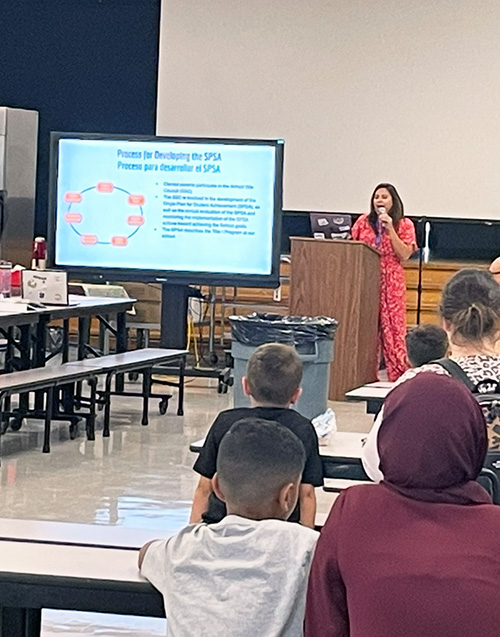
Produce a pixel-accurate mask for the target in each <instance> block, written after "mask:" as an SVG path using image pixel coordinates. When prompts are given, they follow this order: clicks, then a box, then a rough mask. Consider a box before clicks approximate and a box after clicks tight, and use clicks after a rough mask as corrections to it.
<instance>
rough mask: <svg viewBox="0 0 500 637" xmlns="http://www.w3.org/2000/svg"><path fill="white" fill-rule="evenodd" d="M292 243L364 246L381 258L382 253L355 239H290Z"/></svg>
mask: <svg viewBox="0 0 500 637" xmlns="http://www.w3.org/2000/svg"><path fill="white" fill-rule="evenodd" d="M290 241H292V242H294V241H296V242H299V241H303V242H304V243H309V242H312V243H329V244H342V245H358V246H364V247H365V248H368V250H371V251H372V252H373V253H375V254H376V255H377V256H380V252H379V251H378V250H377V249H376V248H374V247H373V246H370V245H368V244H367V243H365V242H364V241H355V240H354V239H315V238H314V237H290Z"/></svg>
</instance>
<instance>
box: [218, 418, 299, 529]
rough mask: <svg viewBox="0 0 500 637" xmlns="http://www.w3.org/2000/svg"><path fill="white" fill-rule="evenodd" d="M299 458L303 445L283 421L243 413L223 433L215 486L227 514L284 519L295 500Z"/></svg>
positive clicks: (290, 510) (297, 491)
mask: <svg viewBox="0 0 500 637" xmlns="http://www.w3.org/2000/svg"><path fill="white" fill-rule="evenodd" d="M304 463H305V451H304V446H303V444H302V442H301V441H300V440H299V439H298V438H297V436H296V435H295V434H294V433H292V432H291V431H290V430H289V429H288V428H287V427H285V426H283V425H280V424H279V423H277V422H274V421H272V420H263V419H261V418H244V419H243V420H239V421H238V422H237V423H235V424H234V425H233V426H232V427H231V429H230V430H229V431H228V432H227V434H226V435H225V436H224V437H223V439H222V442H221V444H220V447H219V453H218V455H217V473H216V474H215V476H214V478H213V487H214V491H215V493H216V495H217V496H218V497H219V498H220V499H221V500H223V501H224V502H225V503H226V507H227V512H228V514H235V515H241V516H243V517H247V518H250V519H253V520H263V519H268V518H277V519H280V520H286V519H287V518H288V517H289V516H290V514H291V513H292V511H293V510H294V508H295V505H296V504H297V498H298V494H299V486H300V479H301V476H302V471H303V470H304Z"/></svg>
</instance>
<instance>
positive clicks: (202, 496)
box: [190, 343, 323, 528]
mask: <svg viewBox="0 0 500 637" xmlns="http://www.w3.org/2000/svg"><path fill="white" fill-rule="evenodd" d="M301 380H302V361H301V360H300V357H299V356H298V354H297V352H296V351H295V350H294V349H293V347H289V346H288V345H281V344H278V343H269V344H267V345H261V346H260V347H258V348H257V349H256V350H255V352H254V353H253V354H252V356H251V357H250V360H249V361H248V366H247V375H246V376H245V377H244V378H243V390H244V392H245V394H247V395H248V396H249V397H250V404H251V407H237V408H235V409H228V410H227V411H223V412H221V413H220V414H219V415H218V416H217V418H216V419H215V421H214V423H213V425H212V427H211V428H210V431H209V432H208V435H207V438H206V440H205V444H204V446H203V449H202V450H201V452H200V455H199V457H198V459H197V460H196V462H195V464H194V467H193V468H194V470H195V471H196V472H197V473H199V474H200V476H201V477H200V480H199V482H198V486H197V487H196V491H195V494H194V498H193V507H192V509H191V519H190V522H191V523H197V522H200V521H202V520H203V521H204V522H209V523H213V522H219V521H220V520H221V519H222V518H223V517H224V516H225V515H226V508H225V505H224V503H223V502H222V501H221V500H219V499H218V498H217V496H216V495H215V493H214V491H213V487H212V478H213V476H214V474H215V471H216V464H217V453H218V449H219V445H220V443H221V440H222V438H223V437H224V435H225V434H226V433H227V432H228V431H229V429H230V428H231V426H232V425H233V424H234V423H235V422H237V421H238V420H242V419H243V418H262V419H264V420H274V421H276V422H279V423H280V424H282V425H284V426H285V427H287V428H288V429H290V431H292V432H293V433H294V434H295V435H296V436H297V437H298V438H299V439H300V440H301V441H302V444H303V445H304V450H305V454H306V462H305V467H304V472H303V474H302V483H301V485H300V491H299V501H298V504H297V507H296V508H295V510H294V511H293V513H292V515H291V516H290V518H289V520H290V521H292V522H300V523H301V524H303V525H305V526H309V527H311V528H314V518H315V515H316V494H315V492H314V487H320V486H322V485H323V465H322V463H321V457H320V455H319V450H318V437H317V435H316V431H315V430H314V427H313V425H312V424H311V421H310V420H308V419H307V418H304V416H301V415H300V414H299V413H298V412H297V411H295V410H293V409H290V406H291V405H293V404H294V403H295V402H296V401H297V400H298V398H299V396H300V394H301V388H300V382H301Z"/></svg>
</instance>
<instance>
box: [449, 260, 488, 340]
mask: <svg viewBox="0 0 500 637" xmlns="http://www.w3.org/2000/svg"><path fill="white" fill-rule="evenodd" d="M439 311H440V314H441V316H442V317H443V318H444V320H445V321H447V322H448V323H449V324H450V325H451V327H452V330H453V332H452V335H451V340H452V341H453V342H454V343H456V344H457V345H462V344H463V343H471V342H472V343H479V342H481V341H482V340H483V339H485V338H492V337H493V336H494V335H495V334H496V332H497V330H498V329H499V327H500V285H498V283H497V282H496V281H495V280H494V279H493V277H492V275H491V274H490V273H489V272H486V270H477V269H473V268H469V269H466V270H460V272H457V273H456V274H455V275H454V276H453V277H452V278H451V279H450V280H449V281H448V283H447V284H446V285H445V286H444V289H443V294H442V296H441V305H440V307H439Z"/></svg>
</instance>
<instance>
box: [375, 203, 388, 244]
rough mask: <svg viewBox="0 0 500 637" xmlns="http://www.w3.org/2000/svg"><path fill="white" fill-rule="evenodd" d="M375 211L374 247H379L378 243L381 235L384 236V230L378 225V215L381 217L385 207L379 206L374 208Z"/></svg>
mask: <svg viewBox="0 0 500 637" xmlns="http://www.w3.org/2000/svg"><path fill="white" fill-rule="evenodd" d="M376 211H377V219H376V220H375V226H376V228H377V235H376V237H375V245H376V247H377V248H378V247H380V243H381V241H382V235H383V234H384V230H385V228H384V227H383V226H381V225H380V219H379V217H380V215H383V214H384V213H385V212H386V209H385V206H379V207H378V208H376Z"/></svg>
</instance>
